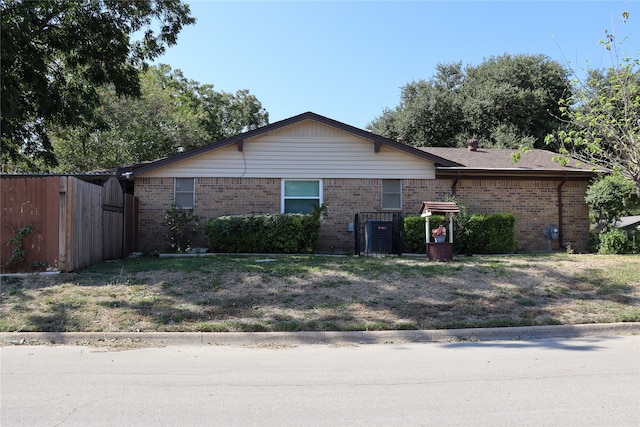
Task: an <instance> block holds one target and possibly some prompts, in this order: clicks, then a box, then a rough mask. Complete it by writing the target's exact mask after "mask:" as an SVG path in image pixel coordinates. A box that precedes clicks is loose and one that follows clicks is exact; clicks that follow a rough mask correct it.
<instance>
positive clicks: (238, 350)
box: [0, 335, 640, 427]
mask: <svg viewBox="0 0 640 427" xmlns="http://www.w3.org/2000/svg"><path fill="white" fill-rule="evenodd" d="M0 357H1V362H0V367H1V373H0V387H1V388H0V393H1V397H0V404H1V407H0V412H1V418H0V424H1V425H2V426H3V427H4V426H100V425H104V426H125V425H126V426H205V425H206V426H422V425H423V426H447V425H465V426H468V425H476V426H477V425H481V426H516V425H517V426H563V427H566V426H581V427H583V426H638V425H640V336H638V335H627V336H608V337H586V338H553V339H539V340H530V341H489V342H453V343H442V342H441V343H406V344H365V345H355V344H343V345H325V344H321V345H318V344H315V345H268V344H267V345H259V346H239V345H236V346H234V345H229V346H226V345H225V346H211V345H199V346H184V345H171V346H167V347H164V348H157V347H156V348H142V349H135V350H126V351H112V350H107V349H101V348H95V347H83V346H24V345H16V346H4V347H1V348H0Z"/></svg>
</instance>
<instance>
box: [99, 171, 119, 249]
mask: <svg viewBox="0 0 640 427" xmlns="http://www.w3.org/2000/svg"><path fill="white" fill-rule="evenodd" d="M102 193H103V197H102V259H103V260H104V259H114V258H122V256H123V252H122V251H123V244H124V241H123V236H124V234H123V233H124V193H123V192H122V187H121V186H120V183H119V182H118V180H117V179H116V178H110V179H109V180H108V181H107V182H106V183H105V184H104V185H103V186H102Z"/></svg>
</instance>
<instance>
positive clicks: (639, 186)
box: [546, 12, 640, 197]
mask: <svg viewBox="0 0 640 427" xmlns="http://www.w3.org/2000/svg"><path fill="white" fill-rule="evenodd" d="M628 18H629V13H628V12H623V14H622V19H623V21H624V23H625V24H626V22H627V20H628ZM605 34H606V40H602V41H601V43H602V44H603V46H604V48H605V49H606V50H607V51H609V52H610V53H611V55H612V62H613V65H612V66H611V67H610V68H609V69H607V70H605V71H602V70H593V69H592V70H589V77H588V79H587V81H586V82H583V81H580V80H576V82H575V86H576V89H575V91H574V93H573V95H572V96H569V97H567V98H566V99H563V100H561V101H560V107H561V109H560V110H561V112H562V119H563V120H565V121H566V125H567V127H566V129H564V130H561V131H559V132H557V133H555V134H551V135H549V136H547V138H546V141H547V143H551V144H554V145H556V144H559V145H560V149H559V151H560V153H561V154H562V155H561V156H559V157H558V160H559V161H560V162H561V163H563V164H566V162H567V161H568V156H569V155H571V156H573V157H575V158H577V159H579V160H582V161H585V162H587V163H591V164H593V165H596V166H598V167H601V168H604V169H606V170H608V171H617V172H619V173H620V174H621V175H622V176H624V177H625V178H628V179H630V180H631V181H633V182H634V184H635V188H636V194H637V195H638V197H640V120H639V119H638V118H639V117H640V60H639V55H638V52H636V53H635V54H634V55H627V54H625V55H624V56H621V53H620V49H619V44H618V43H617V40H616V38H615V35H614V34H613V33H610V32H608V31H606V32H605Z"/></svg>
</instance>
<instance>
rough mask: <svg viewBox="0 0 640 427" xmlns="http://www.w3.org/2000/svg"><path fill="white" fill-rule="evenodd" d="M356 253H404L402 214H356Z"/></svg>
mask: <svg viewBox="0 0 640 427" xmlns="http://www.w3.org/2000/svg"><path fill="white" fill-rule="evenodd" d="M354 228H355V240H356V241H355V253H356V254H358V255H387V254H395V255H402V214H401V213H390V212H360V213H357V214H356V217H355V221H354Z"/></svg>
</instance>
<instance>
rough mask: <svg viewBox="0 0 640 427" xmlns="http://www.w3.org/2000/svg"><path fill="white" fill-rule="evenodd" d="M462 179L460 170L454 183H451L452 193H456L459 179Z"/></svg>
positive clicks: (453, 194)
mask: <svg viewBox="0 0 640 427" xmlns="http://www.w3.org/2000/svg"><path fill="white" fill-rule="evenodd" d="M459 180H460V172H458V176H456V179H454V180H453V184H451V195H452V196H455V195H456V186H457V185H458V181H459Z"/></svg>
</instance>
